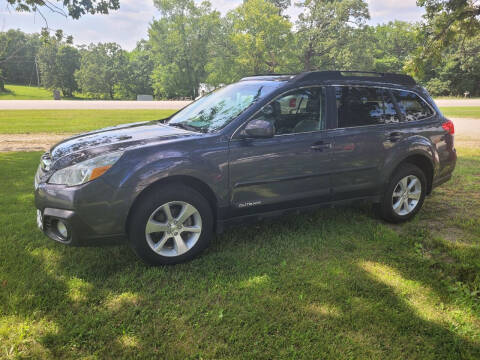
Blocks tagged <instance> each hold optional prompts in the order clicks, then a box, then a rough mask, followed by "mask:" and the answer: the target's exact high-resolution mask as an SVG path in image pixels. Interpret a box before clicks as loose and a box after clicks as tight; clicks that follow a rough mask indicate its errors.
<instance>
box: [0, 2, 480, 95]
mask: <svg viewBox="0 0 480 360" xmlns="http://www.w3.org/2000/svg"><path fill="white" fill-rule="evenodd" d="M418 2H419V5H422V6H424V7H425V9H426V11H427V13H426V16H425V17H424V20H423V21H421V22H417V23H409V22H402V21H395V22H389V23H387V24H380V25H376V26H371V25H368V24H367V20H368V19H369V11H368V5H367V3H366V1H364V0H303V1H297V2H296V4H295V6H297V7H299V9H300V15H299V16H298V18H297V19H296V20H295V21H293V20H292V19H291V18H289V17H288V16H287V14H286V13H285V10H286V9H287V8H288V7H289V6H290V5H291V1H289V0H245V1H244V2H243V3H242V4H241V5H240V6H238V7H237V8H235V9H233V10H231V11H230V12H228V13H227V14H225V15H224V16H222V15H221V14H220V12H218V11H217V10H215V9H213V8H212V6H211V4H210V3H209V2H208V1H203V2H202V3H197V2H195V1H194V0H176V1H174V0H154V4H155V6H156V7H157V8H158V9H159V11H160V16H159V17H158V18H157V19H155V20H154V21H153V22H152V23H151V24H150V27H149V31H148V38H147V39H144V40H141V41H139V42H138V43H137V46H136V48H135V49H134V50H132V51H125V50H123V49H122V48H121V47H120V45H118V44H116V43H98V44H90V45H88V46H74V45H73V39H72V38H71V37H65V36H64V34H63V32H62V31H60V30H59V31H56V32H55V33H54V34H51V33H49V32H48V31H47V30H43V31H42V33H40V34H25V33H23V32H21V31H19V30H9V31H7V32H2V33H0V84H1V83H2V79H3V81H4V82H7V83H17V84H36V83H37V81H40V84H41V85H42V86H43V87H46V88H49V89H60V90H61V91H62V94H63V95H64V96H67V97H68V96H72V95H73V93H74V92H76V91H80V92H82V93H84V94H86V95H87V96H90V97H92V98H111V99H132V98H135V96H136V95H137V94H154V95H155V96H156V97H157V98H180V97H192V98H194V97H195V96H197V95H198V94H197V89H198V87H199V84H201V83H207V84H211V85H213V86H217V85H219V84H224V83H231V82H234V81H236V80H238V79H240V78H242V77H244V76H248V75H254V74H267V73H298V72H301V71H309V70H339V69H347V70H348V69H355V70H361V71H379V72H399V73H408V74H411V75H413V76H414V77H415V78H416V79H417V81H419V82H420V83H421V84H422V85H424V86H425V87H426V88H427V89H428V90H429V91H430V92H431V93H432V94H433V95H436V96H437V95H456V96H459V95H462V94H463V93H464V92H467V91H468V92H469V93H470V94H471V95H472V96H478V95H480V86H479V84H480V56H478V55H479V52H480V45H479V44H480V26H479V19H478V18H479V15H480V11H479V10H478V9H477V8H475V7H473V8H472V7H471V4H470V3H471V2H468V1H462V0H418ZM469 4H470V5H469ZM469 6H470V7H469Z"/></svg>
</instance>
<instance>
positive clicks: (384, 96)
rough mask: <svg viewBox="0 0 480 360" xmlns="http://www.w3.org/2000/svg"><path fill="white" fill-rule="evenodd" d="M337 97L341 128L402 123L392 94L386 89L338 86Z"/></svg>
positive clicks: (339, 125) (336, 89)
mask: <svg viewBox="0 0 480 360" xmlns="http://www.w3.org/2000/svg"><path fill="white" fill-rule="evenodd" d="M335 95H336V100H337V101H336V102H337V112H338V127H339V128H348V127H356V126H365V125H378V124H385V123H395V122H399V121H400V118H399V116H398V114H397V112H396V110H395V105H394V103H393V101H392V99H391V97H390V93H389V91H388V90H386V89H381V88H375V87H360V86H336V87H335Z"/></svg>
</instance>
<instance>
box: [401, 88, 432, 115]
mask: <svg viewBox="0 0 480 360" xmlns="http://www.w3.org/2000/svg"><path fill="white" fill-rule="evenodd" d="M393 94H394V96H395V98H396V99H397V103H398V107H399V108H400V111H401V112H402V113H403V114H404V116H405V120H406V121H417V120H423V119H426V118H429V117H430V116H432V115H433V111H432V109H431V108H430V106H428V105H427V104H426V103H425V101H423V100H422V99H421V98H420V97H419V96H418V95H417V94H415V93H412V92H410V91H402V90H393Z"/></svg>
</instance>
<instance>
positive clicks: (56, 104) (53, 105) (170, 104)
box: [0, 99, 480, 110]
mask: <svg viewBox="0 0 480 360" xmlns="http://www.w3.org/2000/svg"><path fill="white" fill-rule="evenodd" d="M189 103H190V102H189V101H97V100H60V101H55V100H0V110H82V109H84V110H86V109H119V110H121V109H155V110H164V109H172V110H177V109H181V108H183V107H184V106H186V105H188V104H189ZM436 103H437V105H438V106H441V107H448V106H480V99H468V100H461V99H460V100H437V101H436Z"/></svg>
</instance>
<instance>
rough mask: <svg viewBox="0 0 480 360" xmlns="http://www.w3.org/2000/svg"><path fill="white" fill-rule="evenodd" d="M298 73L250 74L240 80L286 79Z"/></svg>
mask: <svg viewBox="0 0 480 360" xmlns="http://www.w3.org/2000/svg"><path fill="white" fill-rule="evenodd" d="M297 75H298V74H257V75H252V76H246V77H244V78H241V79H240V81H248V80H268V79H270V80H271V79H272V78H273V79H279V80H280V79H281V80H288V79H293V78H295V77H296V76H297Z"/></svg>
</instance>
